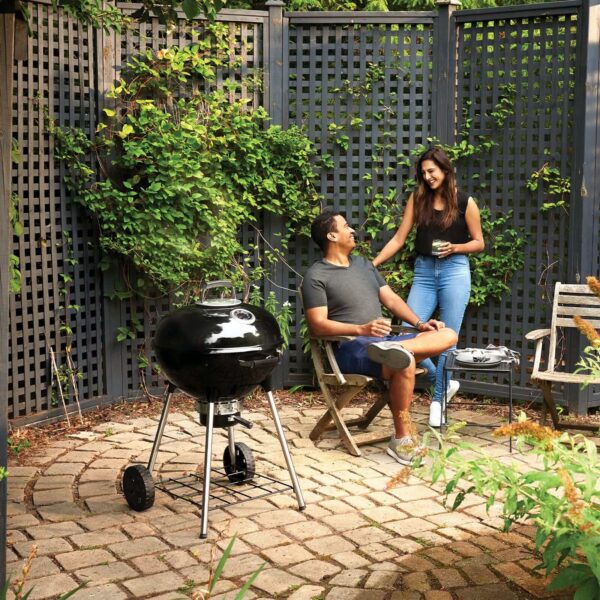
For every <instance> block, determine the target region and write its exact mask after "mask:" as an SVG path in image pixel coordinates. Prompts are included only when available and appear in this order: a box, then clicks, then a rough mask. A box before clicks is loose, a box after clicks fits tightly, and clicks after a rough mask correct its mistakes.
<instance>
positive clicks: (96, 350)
mask: <svg viewBox="0 0 600 600" xmlns="http://www.w3.org/2000/svg"><path fill="white" fill-rule="evenodd" d="M122 6H124V8H125V9H126V10H133V9H134V8H135V5H133V4H131V5H130V4H122ZM596 10H597V9H596V8H590V7H589V4H587V3H582V2H580V1H579V0H568V1H565V2H556V3H551V4H546V5H537V6H526V7H512V8H510V9H485V10H477V11H453V7H452V5H450V6H448V5H443V6H440V9H439V11H436V12H419V13H283V12H282V8H281V6H280V5H279V3H278V2H273V3H272V6H269V10H268V11H226V12H224V13H222V14H221V15H220V17H219V18H220V20H222V21H225V22H227V23H229V27H230V28H231V30H232V32H234V34H235V39H236V47H235V48H233V49H232V55H235V56H236V57H237V58H240V59H241V66H239V67H236V69H237V71H236V76H239V77H242V76H243V75H244V74H245V73H248V72H250V71H252V70H253V69H258V70H260V72H261V73H262V74H263V77H264V86H263V90H262V91H261V92H259V91H256V90H254V91H252V92H248V93H251V94H252V96H251V100H252V103H253V104H254V105H255V106H257V105H264V106H265V107H266V108H267V110H268V111H269V113H270V115H271V117H272V119H273V122H274V123H279V124H282V125H283V126H287V125H288V124H294V123H295V124H298V125H301V126H303V127H304V128H305V131H306V132H307V134H308V135H309V137H310V138H311V139H313V140H314V142H315V143H316V145H317V147H318V149H319V152H320V154H321V155H329V157H330V159H329V160H330V164H331V166H330V168H327V169H323V170H322V172H321V180H320V182H319V186H320V191H321V193H322V195H323V197H324V202H325V203H326V204H327V205H329V206H334V207H336V208H338V209H341V210H343V211H345V212H346V214H347V215H348V217H349V218H350V219H351V220H352V221H353V222H354V223H358V224H360V223H361V222H363V221H364V219H365V216H366V215H367V213H368V211H369V205H370V202H371V200H372V197H373V190H374V189H377V190H378V191H379V193H381V194H382V195H383V196H388V195H396V196H397V199H398V201H399V202H401V203H403V202H404V201H405V200H406V198H405V194H403V193H402V188H403V185H404V183H405V181H406V179H407V178H408V177H411V176H412V173H411V170H410V169H407V168H406V167H405V166H403V165H402V164H400V163H399V161H398V155H399V154H400V153H405V152H407V151H408V150H410V149H411V148H413V147H414V146H416V145H417V144H419V143H421V142H424V141H425V140H426V138H427V137H429V136H430V135H436V136H438V137H439V138H440V139H442V140H444V141H447V142H451V141H452V139H453V137H454V135H455V134H456V132H457V131H458V130H460V129H461V128H462V127H463V126H464V125H465V119H467V120H468V122H469V123H470V130H469V136H470V139H473V140H476V139H477V137H478V136H479V135H483V134H485V135H492V134H493V137H494V139H495V140H496V142H497V144H498V145H497V146H496V147H494V148H493V149H492V150H491V152H489V153H487V154H486V155H481V156H475V157H472V158H471V159H470V160H469V161H467V162H465V163H463V164H461V167H460V173H459V174H460V177H461V183H462V185H463V186H464V187H465V188H467V189H468V190H469V191H470V192H471V193H472V194H473V195H474V196H476V197H477V198H478V199H479V202H480V204H481V205H484V206H487V207H489V208H490V210H491V211H492V213H497V214H505V213H507V212H508V211H511V210H512V211H513V215H514V216H513V224H514V226H515V227H516V228H523V230H524V231H525V232H526V233H527V234H528V245H527V248H526V257H525V268H524V269H523V271H522V272H521V273H518V274H517V275H516V276H515V278H514V281H512V282H511V287H512V293H511V294H510V295H507V297H505V298H503V300H502V301H501V302H497V301H492V302H489V303H488V304H487V305H486V306H483V307H481V308H480V309H479V310H478V311H477V312H473V311H471V312H469V314H468V317H467V320H466V323H465V325H464V328H463V340H462V343H464V344H466V345H469V346H481V345H485V344H487V343H495V344H504V345H507V346H510V347H511V348H514V349H517V350H521V351H522V353H523V359H524V360H523V362H522V365H521V368H520V372H519V375H518V377H517V382H516V383H517V386H516V387H517V389H516V392H517V396H518V397H521V398H530V397H532V394H535V393H536V392H534V391H533V390H532V388H531V387H529V386H528V385H527V380H528V368H529V362H528V360H527V356H528V353H529V349H528V347H527V346H526V345H524V342H523V334H524V333H525V332H526V331H527V330H530V329H534V328H536V327H541V326H543V325H544V323H545V321H546V319H547V316H548V314H549V311H548V304H547V298H546V297H545V296H544V289H550V288H551V286H552V284H553V282H554V281H557V280H560V281H569V282H570V281H575V280H576V278H577V276H579V277H584V276H585V275H587V274H589V273H590V274H591V273H596V274H597V273H598V269H599V260H598V256H599V254H600V240H599V235H598V229H599V227H598V222H599V219H600V199H599V198H598V194H597V188H596V183H595V179H594V177H595V168H596V167H595V152H596V150H595V145H594V144H595V137H594V135H595V129H594V128H595V127H597V123H596V121H594V119H595V118H597V117H593V118H590V117H589V115H591V114H595V113H594V112H593V111H594V110H595V107H596V106H597V101H598V93H597V91H598V90H597V84H598V82H597V78H598V69H596V70H594V68H595V67H594V65H595V63H594V60H596V59H595V56H596V54H597V43H598V40H597V39H595V41H594V40H593V37H594V35H596V34H595V33H594V29H593V28H594V25H593V24H594V23H595V22H596V21H595V20H594V18H592V17H591V16H590V15H593V14H595V12H594V11H596ZM32 26H33V30H34V36H33V37H31V38H30V39H29V42H28V44H29V47H28V58H27V60H26V61H23V62H20V63H15V69H14V81H13V83H14V90H15V100H14V105H13V132H14V133H13V135H14V136H15V138H17V140H18V141H19V144H20V146H21V149H22V154H23V158H22V161H21V163H20V164H18V165H14V168H13V174H12V176H13V189H14V191H15V192H16V193H17V194H18V196H19V198H20V203H21V220H22V222H23V225H24V232H23V235H22V236H21V237H19V238H14V239H13V248H14V252H15V254H17V255H18V256H19V260H20V268H21V271H22V274H23V288H22V292H21V294H17V295H13V296H12V297H11V302H10V353H9V389H10V394H9V402H8V404H9V417H10V418H12V419H16V420H18V421H20V422H26V421H35V420H42V419H44V418H51V417H53V416H58V415H60V412H61V411H60V408H59V407H57V406H55V404H56V397H55V395H54V396H53V394H52V392H51V386H50V383H51V374H50V368H49V365H50V362H49V348H52V349H53V350H54V351H56V352H57V354H58V355H59V358H60V355H61V352H62V351H63V350H64V346H65V343H66V342H67V338H66V336H65V332H64V326H65V324H66V325H68V326H69V327H71V328H72V329H73V332H74V335H73V346H72V347H73V358H74V362H75V364H76V365H77V368H78V369H79V370H80V371H81V373H82V374H83V378H82V379H81V381H79V385H78V389H79V394H80V397H81V398H82V399H84V401H83V404H84V405H87V406H94V405H97V404H99V403H101V402H104V401H112V400H114V399H116V398H119V397H125V396H128V395H137V394H138V393H139V386H140V383H141V380H140V373H139V370H138V365H137V354H138V351H139V348H140V347H142V346H146V347H147V346H148V343H149V340H150V339H151V337H152V334H153V330H154V324H155V322H156V317H157V316H158V315H159V314H160V313H161V312H164V311H165V310H167V309H168V306H169V299H168V298H162V299H157V300H155V301H147V302H145V303H144V302H133V301H124V302H121V301H118V300H112V299H109V297H108V296H107V294H108V295H109V294H110V292H112V291H114V290H115V289H116V288H117V287H118V285H119V283H118V281H119V276H120V274H119V273H116V272H112V271H109V272H103V271H101V269H100V265H99V257H98V254H97V251H96V247H97V244H96V238H95V233H94V230H93V227H92V224H91V223H90V220H89V218H88V217H87V216H86V215H85V214H84V213H83V212H82V211H81V210H80V208H79V207H78V206H77V205H75V204H74V203H72V202H71V199H70V198H68V197H67V195H66V193H65V191H64V186H63V185H61V183H62V179H63V178H64V175H65V173H64V172H62V171H61V168H60V166H59V165H58V164H57V163H56V162H55V161H54V158H53V150H52V144H51V140H50V137H49V135H48V133H47V132H46V129H45V126H44V118H43V107H44V106H45V107H47V108H48V111H49V113H50V115H51V116H52V117H54V118H55V119H56V120H57V122H58V123H59V124H61V125H74V126H79V127H82V128H83V129H84V130H85V131H86V132H88V133H90V134H91V133H93V131H94V129H95V127H96V123H97V120H98V118H99V115H100V114H101V110H102V108H103V107H104V106H105V102H106V100H105V97H104V94H105V92H106V90H107V89H108V88H109V86H110V85H111V83H112V82H113V81H114V79H115V78H116V77H118V73H119V69H120V68H121V67H122V66H123V65H124V63H125V62H126V61H127V58H128V57H129V56H131V55H132V54H133V53H136V52H138V51H140V50H144V49H149V48H152V49H158V48H160V47H164V46H169V45H173V44H175V45H185V44H187V43H189V42H190V41H191V40H192V35H191V33H190V28H189V27H188V26H187V25H185V24H184V23H183V22H181V23H179V24H178V26H177V27H175V28H174V29H173V30H170V31H167V30H166V29H165V28H164V27H162V26H160V25H159V24H158V22H153V23H149V24H145V25H141V26H140V28H139V29H138V30H136V31H129V32H127V34H124V35H123V36H119V35H116V34H112V33H105V32H97V31H92V30H88V29H85V28H82V27H81V26H80V25H78V24H76V23H74V22H73V21H72V20H70V19H68V18H66V17H65V16H64V15H63V14H62V13H58V14H54V13H52V11H51V6H50V3H49V1H48V0H36V1H35V2H33V3H32ZM590 40H592V41H590ZM592 42H594V44H595V45H594V44H592ZM594 48H596V51H595V52H596V54H594V50H593V49H594ZM594 85H595V86H596V87H594ZM507 90H508V91H507ZM510 90H514V92H510ZM38 93H40V94H41V96H40V98H39V99H38V98H37V95H38ZM506 93H513V95H514V111H513V113H512V114H511V115H510V116H509V117H508V118H507V119H506V121H505V122H504V124H503V125H502V127H500V128H496V130H495V131H493V132H491V131H490V128H491V125H490V119H489V113H490V111H491V110H493V107H494V106H496V105H497V103H498V101H499V99H500V98H501V97H502V95H503V94H506ZM586 115H587V118H586ZM591 139H593V140H594V144H590V143H589V141H590V140H591ZM586 140H587V142H586ZM545 162H549V163H552V165H554V166H556V167H557V168H559V170H560V172H561V173H562V174H563V175H564V176H568V177H570V178H571V179H572V182H573V185H572V189H573V191H572V195H571V208H570V210H569V212H568V214H567V213H566V212H561V210H554V211H550V212H548V213H541V212H540V204H541V202H542V198H541V195H540V193H538V194H537V195H536V194H532V193H531V192H529V191H528V190H527V189H526V187H525V181H526V180H527V178H528V177H529V175H530V174H531V173H532V172H534V171H535V170H538V169H539V168H540V167H541V166H542V165H543V164H544V163H545ZM476 174H479V175H480V179H479V182H480V183H477V181H478V180H477V179H474V178H473V176H474V175H476ZM482 183H483V184H485V185H481V184H482ZM584 192H585V194H586V196H585V198H586V199H585V201H584V200H583V198H584ZM283 226H285V225H284V224H282V223H280V222H279V221H278V220H277V219H274V218H268V219H266V220H265V223H264V235H265V237H266V238H267V240H269V241H271V242H274V241H275V240H276V233H277V232H278V230H280V229H281V227H283ZM65 233H66V234H67V235H66V236H65ZM243 235H244V241H245V242H247V243H248V244H249V243H252V242H254V241H255V240H256V233H255V231H253V230H250V229H249V230H247V231H245V232H244V234H243ZM383 241H384V238H383V237H382V238H381V239H379V240H378V243H379V244H381V243H383ZM586 249H587V250H586ZM316 256H317V255H316V251H315V248H314V247H313V246H312V244H311V243H310V242H309V241H307V240H304V239H298V240H297V241H296V243H295V244H294V245H293V246H292V247H291V248H290V251H289V256H288V262H289V264H290V266H291V267H292V268H291V269H288V268H286V267H283V266H282V265H279V266H278V267H277V271H276V272H275V273H274V274H273V277H272V278H270V280H267V281H266V282H265V289H266V290H267V291H268V290H270V289H273V290H274V291H276V293H277V295H278V297H279V298H280V300H281V301H285V300H289V301H290V302H292V303H293V304H294V305H296V317H297V318H296V321H295V323H294V325H293V328H292V341H291V345H290V348H289V350H288V352H287V353H286V355H285V357H284V361H283V364H282V367H281V368H280V369H279V371H278V376H277V383H278V384H279V385H282V386H291V385H296V384H305V383H309V382H310V381H311V375H310V367H309V364H308V361H307V359H306V357H305V356H304V355H303V354H302V339H301V336H300V332H299V330H300V320H301V313H300V308H299V306H298V305H297V303H296V302H295V300H296V293H295V292H296V290H297V288H298V286H299V284H300V276H299V274H300V273H302V272H303V271H304V270H305V269H306V268H307V267H308V266H309V264H311V263H312V261H313V260H314V259H315V258H316ZM65 276H66V278H67V279H70V280H71V281H68V282H67V283H68V285H66V286H65ZM540 281H542V283H544V286H540V285H539V282H540ZM272 282H273V283H272ZM65 287H66V288H68V290H69V298H68V299H69V301H70V302H71V303H72V304H76V305H77V306H79V307H80V308H79V310H77V311H71V312H70V313H69V315H70V316H69V317H68V321H67V322H66V323H65V314H66V313H65V311H64V310H63V309H61V308H60V307H61V306H63V305H64V301H65V297H64V293H63V292H62V291H61V290H62V289H65ZM132 319H136V320H137V321H139V322H140V323H141V329H140V331H139V332H138V333H137V338H136V339H134V340H128V341H127V342H124V343H117V342H116V333H117V330H118V329H119V328H120V327H128V326H129V325H130V324H131V321H132ZM145 380H146V384H147V385H149V386H150V387H156V386H157V385H159V383H160V382H159V381H158V379H157V378H155V377H154V376H153V375H152V373H151V372H150V371H146V372H145ZM464 389H466V390H470V391H483V392H490V393H496V394H499V395H501V394H502V393H503V390H504V388H503V386H501V385H498V384H496V383H495V382H494V381H490V382H488V383H483V384H482V383H475V382H472V383H470V384H468V385H466V386H465V388H464ZM572 398H574V400H573V401H574V402H578V403H579V404H578V407H579V408H580V409H582V408H585V407H586V406H595V405H598V404H600V392H599V391H598V390H588V391H585V392H577V393H575V394H574V395H572ZM71 403H72V402H71ZM573 406H575V405H573Z"/></svg>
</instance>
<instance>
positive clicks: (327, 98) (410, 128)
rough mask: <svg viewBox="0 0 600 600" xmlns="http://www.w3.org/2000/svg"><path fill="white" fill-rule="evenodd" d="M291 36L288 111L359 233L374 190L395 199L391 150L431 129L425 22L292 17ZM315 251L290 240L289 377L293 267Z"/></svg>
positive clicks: (323, 185) (325, 185)
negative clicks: (325, 162) (319, 21)
mask: <svg viewBox="0 0 600 600" xmlns="http://www.w3.org/2000/svg"><path fill="white" fill-rule="evenodd" d="M289 31H290V38H289V75H290V85H289V120H290V123H295V124H297V125H299V126H301V127H303V128H304V130H305V131H306V133H307V135H308V136H309V137H310V138H311V139H312V140H313V141H314V142H315V144H316V145H317V148H318V150H319V152H320V154H321V155H330V157H331V159H330V160H331V163H332V167H331V168H328V169H323V170H322V175H321V180H320V182H319V185H320V191H321V193H322V194H323V197H324V198H325V204H326V205H327V206H330V207H334V208H336V209H339V210H342V211H344V212H345V214H346V217H347V219H348V221H349V222H350V223H351V224H352V225H353V226H354V227H355V228H356V229H357V231H358V232H359V237H362V238H363V239H364V235H363V233H362V232H361V225H362V224H363V223H364V220H365V217H366V215H367V212H368V210H369V205H370V203H371V202H372V200H373V198H374V197H375V194H381V195H382V196H384V197H386V196H387V195H388V194H395V195H396V198H397V200H398V202H404V201H405V200H406V198H405V197H404V194H402V187H403V182H404V180H405V178H406V177H407V176H409V173H408V171H407V170H406V169H405V168H403V167H400V165H399V164H398V155H399V154H402V153H404V152H407V151H409V150H410V149H412V148H413V147H414V146H415V145H417V144H418V143H421V142H423V141H424V140H425V138H426V137H427V136H428V135H430V112H431V107H430V105H431V102H430V93H431V89H430V88H431V51H432V23H431V19H430V18H427V17H424V18H423V23H421V24H414V23H413V24H409V23H402V22H398V23H394V24H385V25H384V24H377V25H371V24H362V25H361V24H352V23H350V21H349V20H348V19H346V20H345V21H344V20H343V19H342V18H339V19H336V20H335V22H332V23H331V24H329V25H316V24H304V23H302V24H294V20H293V19H290V28H289ZM318 256H319V252H318V250H317V249H316V248H315V247H314V245H313V244H312V242H310V241H309V240H305V239H302V240H298V242H297V243H296V245H295V246H294V247H293V248H291V249H290V265H291V266H292V267H293V271H292V270H286V272H287V273H288V277H289V280H288V281H287V282H286V284H285V285H286V287H287V288H289V290H290V291H289V292H287V296H288V298H289V300H290V301H291V302H292V303H294V304H295V309H296V321H295V324H296V329H295V331H294V332H293V335H292V341H291V345H290V352H289V358H288V359H287V361H286V363H284V373H285V374H286V377H287V378H288V379H287V381H285V384H286V385H294V384H296V383H300V382H306V373H307V372H308V371H309V369H310V368H309V365H308V363H309V359H307V357H305V356H303V354H302V350H301V348H302V338H301V337H300V335H299V332H298V327H297V325H298V324H299V323H300V320H301V318H302V310H301V307H300V303H299V302H295V300H296V295H295V290H297V289H298V287H299V285H300V283H301V277H300V276H299V275H298V274H302V273H304V271H305V270H306V269H307V268H308V266H310V265H311V264H312V263H313V262H314V260H315V259H316V258H317V257H318Z"/></svg>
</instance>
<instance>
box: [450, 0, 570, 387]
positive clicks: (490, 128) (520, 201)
mask: <svg viewBox="0 0 600 600" xmlns="http://www.w3.org/2000/svg"><path fill="white" fill-rule="evenodd" d="M468 14H469V13H468V11H465V13H464V14H463V13H459V15H460V23H459V25H458V114H457V119H458V123H459V127H462V126H463V125H464V123H465V119H470V120H471V122H472V127H471V130H470V138H471V139H472V140H477V139H478V136H482V135H483V136H490V137H491V138H492V139H494V140H495V141H496V142H497V143H498V146H496V147H495V148H494V149H493V150H492V151H491V152H489V153H482V154H480V155H478V156H475V157H473V158H472V159H470V160H469V161H468V163H463V164H460V165H459V167H458V172H459V176H460V180H461V185H462V186H463V188H464V189H466V190H468V191H469V192H471V193H472V195H473V196H474V197H476V198H477V199H478V203H479V206H480V207H482V206H486V207H489V208H490V209H491V211H492V215H505V214H506V213H507V212H508V211H513V220H512V226H513V227H515V228H517V229H519V228H523V230H524V234H525V235H527V236H528V237H527V240H528V243H527V246H526V249H525V267H524V269H523V271H522V272H520V273H517V274H516V275H515V277H514V279H513V281H512V282H511V287H512V294H510V295H509V296H505V297H504V298H503V299H502V300H501V301H492V302H489V303H488V304H487V306H484V307H482V308H480V309H479V310H477V312H476V314H474V313H473V311H470V314H469V316H468V317H467V319H466V322H465V323H464V325H463V334H464V344H465V345H466V346H473V347H481V346H485V345H487V344H488V343H493V344H496V345H505V346H509V347H510V348H512V349H514V350H518V351H520V352H521V353H522V356H523V360H522V363H521V368H520V373H519V375H518V377H517V379H516V380H515V383H516V384H517V385H520V386H525V385H526V384H527V382H528V380H529V373H528V370H530V369H531V361H530V360H529V359H530V355H531V353H532V351H533V347H532V346H531V345H529V344H528V343H526V342H525V340H524V337H523V336H524V334H525V333H527V331H530V330H533V329H536V328H539V327H545V326H547V325H546V323H548V322H549V317H550V314H551V296H552V290H553V288H554V282H555V281H567V280H568V281H571V280H572V277H570V276H569V274H568V273H567V272H566V271H567V255H568V224H569V218H568V214H567V212H566V211H565V210H563V209H560V208H554V209H551V210H549V211H546V212H543V211H542V210H541V206H542V204H543V203H544V202H546V201H547V198H548V197H547V195H546V194H545V190H542V189H539V190H538V192H537V193H532V192H530V191H529V190H528V189H527V188H526V182H527V180H528V179H529V178H530V176H531V174H532V173H534V172H535V171H538V170H539V169H541V168H542V167H543V166H544V165H545V164H548V165H549V166H552V167H557V168H558V169H559V170H560V173H561V175H562V176H563V177H571V176H572V174H573V165H572V162H571V157H572V155H573V136H572V128H573V106H574V84H575V60H576V38H577V16H576V15H575V14H562V15H554V16H552V15H544V16H539V17H526V18H510V19H509V18H506V19H499V18H496V19H493V20H492V19H490V20H471V19H469V18H468ZM510 86H514V87H513V88H512V89H511V87H510ZM503 97H504V98H507V99H509V101H510V104H511V105H512V107H513V109H512V111H513V114H511V115H510V116H508V118H507V119H506V121H505V122H504V124H502V125H501V126H498V125H497V124H494V119H493V118H492V117H491V113H492V112H493V111H494V109H495V107H497V106H498V103H499V102H500V100H501V99H502V98H503ZM474 176H475V177H476V178H477V179H474ZM540 281H541V282H542V284H543V285H542V286H540V285H539V283H540Z"/></svg>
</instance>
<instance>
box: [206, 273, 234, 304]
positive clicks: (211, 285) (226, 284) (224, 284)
mask: <svg viewBox="0 0 600 600" xmlns="http://www.w3.org/2000/svg"><path fill="white" fill-rule="evenodd" d="M215 288H229V289H231V294H232V297H231V298H223V295H222V294H221V298H220V299H219V300H211V299H208V300H207V299H206V292H208V290H213V289H215ZM240 303H241V301H240V300H238V299H237V296H236V295H235V287H233V283H231V281H228V280H227V279H222V280H219V281H209V282H208V283H205V284H204V285H203V286H202V296H201V297H200V304H204V305H211V306H213V305H223V306H235V305H237V304H240Z"/></svg>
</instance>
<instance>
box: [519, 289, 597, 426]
mask: <svg viewBox="0 0 600 600" xmlns="http://www.w3.org/2000/svg"><path fill="white" fill-rule="evenodd" d="M575 315H579V316H580V317H583V318H584V319H586V320H587V321H588V322H589V323H590V324H591V325H592V326H593V327H594V328H595V329H598V328H600V298H598V297H597V296H595V295H594V294H593V292H592V291H591V290H590V289H589V288H588V286H587V285H571V284H564V283H557V284H556V287H555V288H554V302H553V305H552V321H551V324H550V328H549V329H536V330H535V331H530V332H529V333H528V334H526V335H525V337H526V339H528V340H531V341H535V342H536V347H535V357H534V362H533V372H532V373H531V380H532V381H533V382H534V383H535V384H536V385H538V386H539V387H540V389H541V390H542V394H543V397H544V401H543V404H542V424H545V423H546V418H547V413H548V412H550V417H551V418H552V424H553V425H554V428H555V429H585V430H590V431H596V430H597V429H598V425H597V424H596V425H592V424H587V423H573V422H571V421H568V422H565V421H561V420H560V416H559V413H558V410H557V407H556V402H555V400H554V395H553V393H552V384H553V383H559V384H560V383H563V384H568V383H578V384H582V383H584V382H585V381H588V382H589V383H590V384H598V383H600V377H596V378H593V379H589V375H585V374H584V373H574V372H572V371H570V372H569V371H564V370H560V369H561V368H562V367H563V361H562V360H561V359H560V358H558V360H557V356H556V354H557V347H558V345H559V340H560V338H561V335H562V329H565V328H566V329H568V328H573V327H576V325H575V321H574V320H573V317H574V316H575ZM545 339H548V340H549V347H548V354H547V355H545V356H544V360H543V361H542V350H543V344H544V340H545ZM542 362H543V364H545V365H546V370H544V371H542V370H541V368H540V367H541V365H542Z"/></svg>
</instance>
